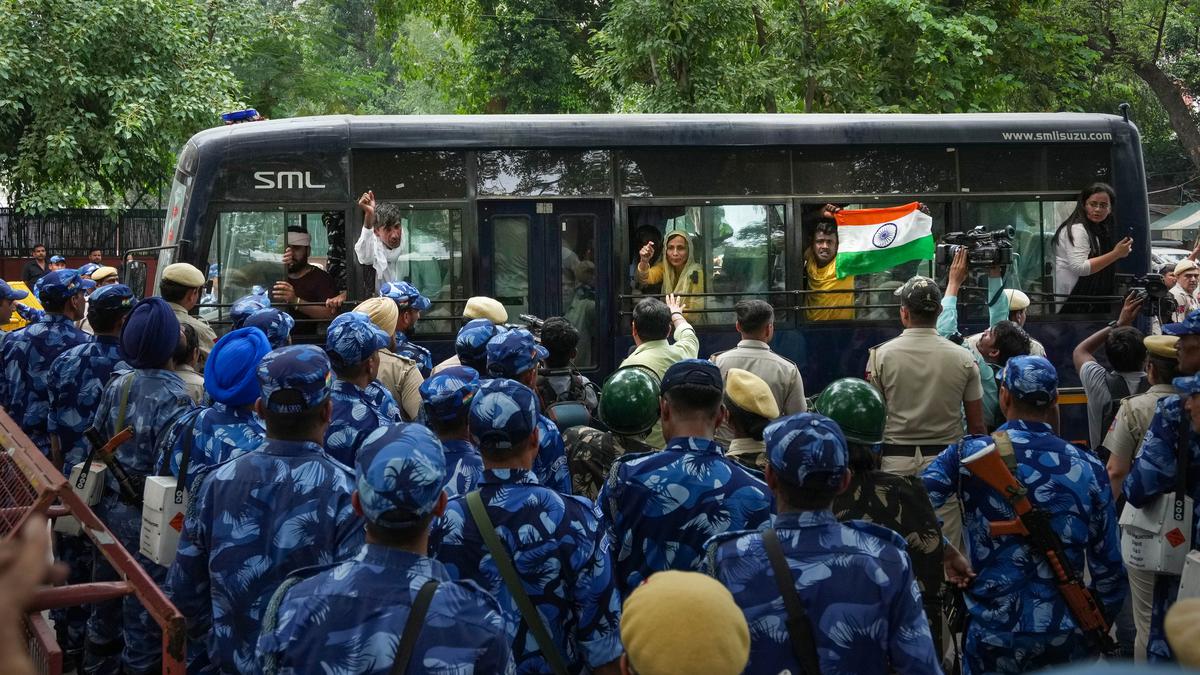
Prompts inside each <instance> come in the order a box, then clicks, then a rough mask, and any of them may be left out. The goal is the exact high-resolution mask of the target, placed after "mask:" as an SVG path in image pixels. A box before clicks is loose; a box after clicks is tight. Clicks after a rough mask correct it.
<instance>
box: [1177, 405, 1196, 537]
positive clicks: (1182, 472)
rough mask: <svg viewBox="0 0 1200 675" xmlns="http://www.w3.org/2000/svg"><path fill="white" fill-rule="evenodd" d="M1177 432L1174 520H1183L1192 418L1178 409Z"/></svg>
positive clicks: (1190, 459) (1190, 448) (1189, 459)
mask: <svg viewBox="0 0 1200 675" xmlns="http://www.w3.org/2000/svg"><path fill="white" fill-rule="evenodd" d="M1179 412H1180V420H1179V433H1178V434H1177V436H1178V438H1177V439H1176V440H1175V520H1183V509H1184V508H1185V506H1184V505H1185V503H1186V502H1185V501H1184V499H1185V498H1186V497H1187V496H1188V484H1187V483H1188V469H1189V468H1191V463H1192V418H1191V416H1190V415H1189V414H1188V412H1187V411H1186V410H1183V409H1182V406H1181V409H1180V411H1179Z"/></svg>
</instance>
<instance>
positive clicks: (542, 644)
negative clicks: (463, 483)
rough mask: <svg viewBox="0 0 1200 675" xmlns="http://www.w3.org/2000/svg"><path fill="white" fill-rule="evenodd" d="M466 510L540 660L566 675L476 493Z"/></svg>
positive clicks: (558, 674) (551, 642)
mask: <svg viewBox="0 0 1200 675" xmlns="http://www.w3.org/2000/svg"><path fill="white" fill-rule="evenodd" d="M467 509H468V510H469V511H470V512H471V519H472V520H474V521H475V526H476V527H478V528H479V534H480V536H482V537H483V543H484V544H485V545H486V546H487V548H488V552H490V553H491V554H492V561H493V562H495V563H496V567H498V568H499V569H500V576H501V578H503V579H504V585H505V586H507V587H508V592H509V594H510V595H512V598H513V602H515V603H517V610H518V611H520V612H521V618H523V619H524V620H525V625H527V626H529V632H531V633H533V639H534V640H535V641H536V642H537V646H538V649H540V650H541V652H542V657H543V658H545V659H546V663H547V664H549V665H550V670H552V671H553V672H554V674H555V675H567V664H566V663H565V662H564V661H563V659H562V655H561V654H559V653H558V647H556V646H555V644H554V641H553V640H551V639H550V633H549V631H547V630H546V624H545V622H543V621H542V616H541V615H540V614H538V611H537V608H536V607H534V606H533V601H532V600H530V599H529V596H528V595H527V594H526V593H525V587H524V586H522V585H521V578H520V577H519V576H518V575H517V570H516V568H515V567H513V563H512V558H510V557H509V555H508V551H507V550H505V548H504V544H503V543H501V541H500V537H498V536H496V527H495V526H494V525H492V519H491V518H490V517H489V516H488V512H487V508H486V507H485V506H484V505H483V498H482V497H480V495H479V490H473V491H471V492H469V493H467Z"/></svg>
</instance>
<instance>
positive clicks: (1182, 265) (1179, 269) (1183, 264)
mask: <svg viewBox="0 0 1200 675" xmlns="http://www.w3.org/2000/svg"><path fill="white" fill-rule="evenodd" d="M1197 267H1200V265H1197V264H1196V261H1195V260H1192V259H1191V258H1184V259H1183V260H1180V261H1179V262H1177V263H1175V274H1183V273H1184V272H1186V271H1188V270H1194V269H1196V268H1197Z"/></svg>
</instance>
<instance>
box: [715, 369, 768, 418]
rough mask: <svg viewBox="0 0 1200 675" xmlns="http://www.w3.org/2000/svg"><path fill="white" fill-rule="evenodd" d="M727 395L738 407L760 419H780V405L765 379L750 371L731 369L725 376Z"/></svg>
mask: <svg viewBox="0 0 1200 675" xmlns="http://www.w3.org/2000/svg"><path fill="white" fill-rule="evenodd" d="M725 395H726V396H728V397H729V400H730V401H733V404H734V405H736V406H737V407H739V408H741V409H742V410H745V411H746V412H748V413H754V414H755V415H758V416H759V417H765V418H767V419H769V420H773V419H775V418H776V417H779V404H778V403H776V402H775V396H774V394H772V393H771V388H770V387H768V386H767V383H766V382H764V381H763V379H762V378H761V377H759V376H757V375H755V374H754V373H752V372H750V371H748V370H742V369H741V368H730V369H729V374H727V375H726V376H725Z"/></svg>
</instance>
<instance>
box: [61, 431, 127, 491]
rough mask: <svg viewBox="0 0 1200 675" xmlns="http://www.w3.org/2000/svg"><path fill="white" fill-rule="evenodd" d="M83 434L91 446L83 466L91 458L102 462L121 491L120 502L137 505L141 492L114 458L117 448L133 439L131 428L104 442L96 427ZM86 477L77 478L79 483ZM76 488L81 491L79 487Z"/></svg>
mask: <svg viewBox="0 0 1200 675" xmlns="http://www.w3.org/2000/svg"><path fill="white" fill-rule="evenodd" d="M83 434H84V436H85V437H86V438H87V439H88V443H90V444H91V446H92V451H91V452H90V453H88V457H87V459H86V460H85V462H86V463H85V464H84V466H88V465H90V464H91V463H92V459H93V458H97V459H99V460H100V461H101V462H104V463H105V464H106V465H108V469H109V471H112V472H113V477H114V478H116V479H117V487H118V488H119V489H120V490H121V500H122V501H124V502H125V503H126V504H133V505H135V506H136V505H137V504H139V503H140V502H141V500H142V491H141V490H140V489H139V487H138V484H137V483H136V482H135V480H134V478H133V477H132V476H130V475H129V472H127V471H125V467H123V466H121V463H120V462H118V461H117V456H116V450H117V448H118V447H119V446H120V445H121V444H122V443H124V442H125V441H128V440H129V439H131V438H133V427H125V428H124V429H122V430H120V431H118V432H117V435H116V436H113V437H112V438H110V439H108V440H105V439H104V437H103V436H101V435H100V431H99V430H98V429H96V427H92V428H90V429H88V430H87V431H85V432H83ZM86 475H87V473H86V472H84V473H82V474H81V475H80V478H79V479H80V481H86V480H87V479H86V478H85V476H86ZM76 487H77V488H79V489H82V486H80V485H77V486H76Z"/></svg>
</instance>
